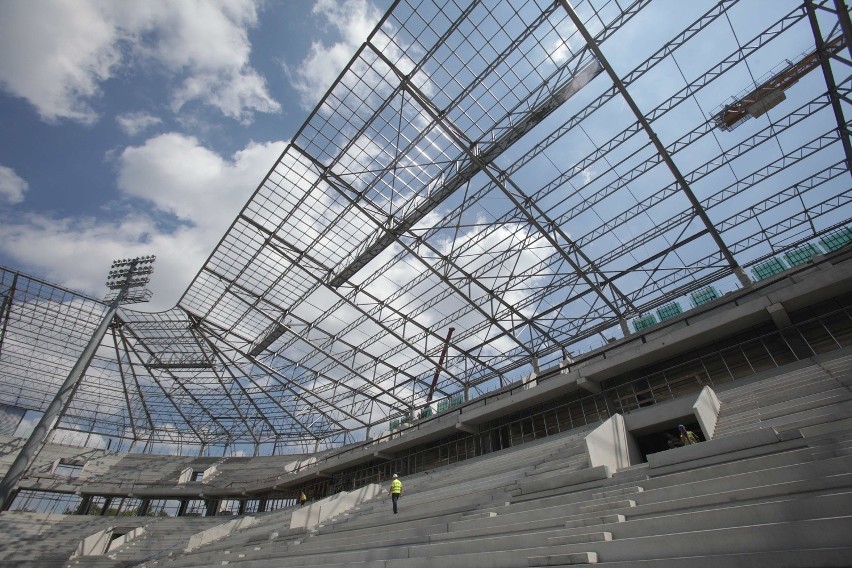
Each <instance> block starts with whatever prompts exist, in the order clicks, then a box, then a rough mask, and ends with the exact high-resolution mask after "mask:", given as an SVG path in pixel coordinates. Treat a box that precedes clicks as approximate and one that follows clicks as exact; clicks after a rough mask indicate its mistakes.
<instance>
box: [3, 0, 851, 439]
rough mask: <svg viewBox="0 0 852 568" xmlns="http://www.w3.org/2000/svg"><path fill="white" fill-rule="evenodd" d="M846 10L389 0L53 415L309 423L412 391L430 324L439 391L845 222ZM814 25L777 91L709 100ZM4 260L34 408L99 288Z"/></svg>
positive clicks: (522, 362)
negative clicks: (756, 111) (213, 233)
mask: <svg viewBox="0 0 852 568" xmlns="http://www.w3.org/2000/svg"><path fill="white" fill-rule="evenodd" d="M848 20H849V18H848V8H847V7H846V4H845V2H843V1H842V0H819V1H812V0H808V1H806V2H802V3H799V2H794V1H790V2H786V1H779V2H764V1H762V0H723V1H719V2H715V1H710V0H707V1H704V2H701V1H695V2H689V3H680V4H679V5H678V11H677V15H676V17H675V16H673V15H672V13H671V9H670V6H669V5H668V4H666V3H661V2H650V1H649V0H637V1H633V2H630V1H625V2H620V1H619V2H614V1H612V0H583V1H578V2H572V3H570V4H568V3H567V2H563V1H562V0H504V1H501V2H482V1H470V2H464V3H461V2H459V3H455V2H431V1H428V0H427V1H425V2H424V1H420V0H418V1H414V0H409V1H406V0H400V1H399V2H396V3H395V4H394V6H393V7H392V9H391V10H390V11H389V12H388V14H386V15H385V17H384V18H383V19H382V21H381V23H380V24H379V25H378V26H377V27H376V29H375V30H374V31H373V32H372V34H371V35H370V36H369V38H368V39H367V41H366V42H365V43H364V44H363V45H362V46H361V48H360V49H359V50H358V51H357V53H355V54H354V56H353V59H352V60H351V61H350V63H349V64H348V65H347V67H346V68H345V69H344V70H343V72H342V73H341V75H340V76H339V77H338V79H337V80H336V81H335V83H334V84H333V85H332V86H331V88H330V89H329V91H328V92H327V93H326V95H325V96H324V97H323V99H322V100H321V101H320V102H319V104H318V105H317V107H316V109H314V111H313V112H312V113H311V114H310V116H309V117H308V118H307V120H306V121H305V123H304V125H303V126H302V127H301V129H300V130H299V131H298V132H297V133H296V134H295V136H293V137H292V142H291V144H290V145H289V146H288V147H287V149H286V150H285V151H284V152H283V153H282V155H281V157H280V158H279V160H277V161H276V163H275V164H274V165H273V167H272V168H271V170H270V171H269V173H268V175H267V176H266V177H265V178H264V179H263V181H262V182H261V183H260V185H259V187H258V188H257V190H256V192H255V193H254V195H253V196H252V197H251V199H250V200H249V201H248V203H247V204H246V206H245V207H244V208H243V210H242V211H240V212H236V211H235V212H234V215H235V220H234V223H233V224H232V226H231V227H230V228H229V230H228V231H227V233H226V234H225V235H224V236H223V238H222V240H221V241H220V243H219V244H218V245H217V247H216V248H215V250H214V251H213V252H212V253H211V255H210V257H209V259H208V260H207V262H206V263H205V265H204V266H203V268H202V269H201V270H200V272H199V273H198V275H197V276H196V278H195V280H194V281H193V282H192V284H191V285H190V286H189V288H188V289H187V291H186V292H185V294H184V295H183V297H182V298H181V300H180V302H179V304H178V306H177V307H176V308H175V309H173V310H169V311H167V312H162V313H159V314H148V313H144V312H141V311H134V310H129V309H122V310H121V312H120V315H119V317H118V318H117V319H116V320H115V321H114V322H113V326H112V328H111V332H112V333H111V334H109V335H108V337H107V340H106V341H105V343H104V345H102V347H101V349H99V350H98V352H97V353H96V356H95V358H94V360H93V362H92V365H91V367H90V368H89V370H88V372H87V374H86V376H85V378H84V380H83V382H82V383H81V384H80V386H79V388H78V390H77V391H76V393H75V396H74V398H73V400H72V402H71V404H70V405H69V407H68V408H67V411H66V412H65V414H64V415H63V417H62V420H61V424H60V426H61V427H62V428H64V429H68V430H72V429H73V430H75V431H77V432H84V433H94V434H93V435H102V436H108V437H114V438H121V439H129V440H134V441H138V442H139V443H140V444H145V446H146V448H148V449H152V450H153V449H155V448H156V447H158V446H171V445H178V446H181V445H186V446H187V447H190V446H198V445H201V446H202V447H203V446H205V445H206V446H209V445H215V444H219V445H224V444H230V445H231V447H233V444H237V443H240V442H245V443H246V444H248V445H250V446H253V447H254V448H255V451H257V448H258V447H260V446H262V445H264V444H272V445H274V446H275V447H276V448H280V447H282V446H289V447H295V448H301V449H305V450H312V449H314V448H315V447H320V446H323V445H324V446H330V445H333V444H335V443H339V441H340V440H344V439H347V440H351V439H357V437H358V436H363V435H364V434H365V433H366V431H367V429H368V428H373V430H372V433H376V432H377V431H381V430H382V427H381V424H382V423H383V422H386V421H387V420H388V419H390V418H398V417H401V416H410V415H411V414H413V413H414V412H416V410H417V409H418V408H420V407H422V406H423V405H425V404H426V403H427V400H426V398H427V396H428V392H429V387H430V386H431V383H432V379H433V377H434V373H435V369H436V367H438V362H439V358H440V354H441V350H442V348H443V341H444V337H445V336H446V330H447V329H448V328H449V327H453V328H455V332H454V333H453V336H452V341H451V342H450V345H449V349H448V357H447V359H446V361H445V362H444V364H443V365H442V366H441V367H440V370H439V379H438V381H437V384H436V388H437V391H436V396H437V397H450V396H453V395H454V394H456V393H457V392H458V391H462V390H463V391H465V392H470V391H471V389H473V390H474V391H475V392H487V391H488V390H490V389H492V388H496V387H499V386H503V385H506V384H508V383H509V382H512V381H515V380H518V379H521V378H523V377H525V376H527V375H528V374H529V373H530V372H531V371H533V370H534V369H536V368H539V367H540V366H545V365H553V364H556V363H557V362H559V361H560V360H561V359H562V358H564V357H565V356H566V354H568V353H576V352H581V351H585V350H588V349H590V348H594V347H596V346H597V345H599V344H600V341H601V340H602V339H604V338H611V337H617V336H618V335H621V334H624V333H628V330H627V328H626V318H627V317H629V316H630V315H632V314H634V313H637V312H643V311H647V310H649V309H653V308H656V307H658V306H660V305H663V304H665V303H667V302H671V301H676V300H678V299H679V298H682V297H686V296H688V295H689V294H690V293H691V292H693V291H695V290H697V289H699V288H701V287H704V286H707V285H713V286H714V287H716V288H718V289H720V290H730V289H734V288H736V287H738V286H741V285H742V282H741V279H738V278H737V277H736V274H737V272H738V271H740V269H741V268H742V267H749V266H753V265H754V264H756V263H760V262H763V261H765V260H767V259H769V258H771V257H772V256H774V255H777V254H783V253H784V252H786V251H788V250H790V249H792V248H794V247H797V246H800V245H802V244H803V243H807V242H810V241H815V240H818V239H819V238H821V237H823V236H824V235H826V234H828V233H830V232H831V231H835V230H837V229H838V228H841V227H844V226H847V225H849V223H850V217H852V216H850V210H852V208H850V197H852V187H850V186H851V185H852V184H850V166H849V148H850V144H849V142H850V141H849V137H850V135H849V125H848V122H847V119H846V118H845V117H846V116H848V112H849V106H850V104H852V101H850V94H849V90H850V84H852V76H850V63H852V61H850V46H849V38H850V34H852V30H850V28H852V25H850V23H849V21H848ZM649 27H650V28H651V29H650V30H649ZM826 46H829V47H826ZM813 53H816V54H818V55H819V57H820V60H819V65H810V64H809V65H808V66H807V69H805V68H804V67H801V68H800V69H799V71H800V73H797V75H796V79H797V80H796V81H787V82H786V83H784V84H785V88H786V90H785V91H784V96H785V100H783V101H781V102H780V103H779V104H777V105H776V106H774V107H773V108H770V109H768V111H767V112H766V113H765V114H761V115H760V116H758V117H757V118H755V119H753V120H749V121H747V122H743V123H742V124H741V125H740V126H739V127H738V128H737V129H736V130H734V131H731V132H724V131H719V130H718V129H715V128H714V125H715V123H714V121H713V116H714V114H715V112H716V111H717V110H718V109H719V108H722V107H723V106H724V104H726V101H730V100H731V97H732V96H735V95H736V94H737V93H742V92H750V91H753V90H755V89H756V88H757V87H759V86H760V85H763V84H770V83H772V76H771V73H772V72H773V70H774V69H777V68H778V65H783V63H784V62H785V61H787V60H790V61H798V60H799V59H800V58H801V55H802V54H813ZM812 59H813V58H812V57H811V59H809V61H811V60H812ZM767 80H768V82H767ZM0 274H2V280H0V299H2V303H0V318H2V321H0V380H2V384H3V388H2V389H1V390H0V404H5V405H9V406H15V407H18V408H25V409H32V410H35V411H38V410H40V409H43V408H44V405H45V401H46V400H49V399H50V398H51V397H52V396H53V392H54V391H55V389H56V388H57V386H58V385H59V384H61V382H62V379H61V376H62V375H63V373H67V370H68V369H69V368H70V366H71V365H73V361H74V360H75V359H76V357H77V356H78V355H79V352H80V350H82V348H83V345H84V344H85V343H86V338H87V337H88V336H89V334H90V333H91V330H92V329H93V328H94V327H95V326H96V325H97V322H98V321H99V319H100V317H101V316H102V315H103V314H104V313H105V306H104V304H103V303H101V302H99V301H97V300H94V299H92V298H87V297H85V296H82V295H78V294H73V293H71V292H68V291H65V290H62V289H61V288H59V287H53V286H51V285H49V284H46V283H44V282H40V281H37V280H36V279H32V278H29V277H26V276H24V275H21V274H18V273H15V272H14V271H8V270H4V271H2V273H0ZM742 274H743V273H740V275H742ZM181 447H183V446H181ZM161 449H162V448H161Z"/></svg>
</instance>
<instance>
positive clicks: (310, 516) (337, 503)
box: [290, 483, 382, 529]
mask: <svg viewBox="0 0 852 568" xmlns="http://www.w3.org/2000/svg"><path fill="white" fill-rule="evenodd" d="M381 492H382V486H381V485H379V484H377V483H371V484H370V485H365V486H364V487H361V488H360V489H356V490H354V491H349V492H346V491H343V492H340V493H337V494H335V495H332V496H331V497H326V498H325V499H321V500H319V501H316V502H314V503H311V504H310V505H306V506H304V507H302V508H301V509H298V510H296V511H293V515H292V516H291V517H290V528H291V529H295V528H306V529H312V528H315V527H317V526H318V525H320V524H321V523H322V522H323V521H325V520H327V519H330V518H332V517H335V516H337V515H339V514H341V513H343V512H345V511H348V510H350V509H352V508H353V507H355V506H356V505H358V504H360V503H363V502H364V501H369V500H370V499H374V498H375V497H376V496H378V495H379V494H381Z"/></svg>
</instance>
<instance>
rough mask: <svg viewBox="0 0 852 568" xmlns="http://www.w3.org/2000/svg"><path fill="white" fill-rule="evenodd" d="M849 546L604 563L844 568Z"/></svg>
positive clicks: (622, 566)
mask: <svg viewBox="0 0 852 568" xmlns="http://www.w3.org/2000/svg"><path fill="white" fill-rule="evenodd" d="M850 558H852V547H840V548H818V549H803V550H783V551H771V552H750V553H737V554H723V553H722V554H709V555H705V556H681V557H678V558H656V559H636V560H627V561H624V562H606V566H607V568H848V567H849V559H850Z"/></svg>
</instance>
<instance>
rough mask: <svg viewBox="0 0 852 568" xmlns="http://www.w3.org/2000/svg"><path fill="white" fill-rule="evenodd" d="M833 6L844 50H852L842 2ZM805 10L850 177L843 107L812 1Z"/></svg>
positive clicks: (851, 151)
mask: <svg viewBox="0 0 852 568" xmlns="http://www.w3.org/2000/svg"><path fill="white" fill-rule="evenodd" d="M835 4H836V5H837V9H838V13H837V17H838V19H839V20H840V27H841V29H842V30H843V34H844V36H845V39H846V48H847V50H848V49H852V46H850V45H849V41H850V38H849V35H850V33H852V30H850V25H849V12H848V11H847V9H846V6H845V5H844V2H843V0H835ZM805 8H806V9H807V11H808V20H809V21H810V23H811V30H812V31H813V33H814V43H816V48H817V56H818V57H819V62H820V67H822V74H823V77H825V85H826V87H827V88H828V98H829V99H830V100H831V108H832V110H833V111H834V119H835V120H836V121H837V129H838V134H840V143H841V144H843V152H844V153H845V154H846V169H847V170H848V171H849V173H850V175H852V143H850V142H849V127H848V126H847V124H846V118H845V117H844V116H843V107H842V106H841V105H840V97H839V96H838V94H837V83H836V82H835V81H834V73H833V72H832V70H831V65H830V64H829V61H828V59H829V57H830V56H829V53H828V52H827V51H826V49H825V41H823V39H822V32H821V31H820V29H819V20H818V19H817V15H816V8H815V7H814V3H813V0H805ZM841 8H842V10H841ZM844 23H845V25H844ZM841 61H842V60H841Z"/></svg>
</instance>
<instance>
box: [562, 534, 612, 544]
mask: <svg viewBox="0 0 852 568" xmlns="http://www.w3.org/2000/svg"><path fill="white" fill-rule="evenodd" d="M607 540H612V533H611V532H609V531H598V532H593V533H586V534H576V535H566V536H552V537H550V538H548V539H547V543H548V544H552V545H559V544H579V543H583V542H604V541H607Z"/></svg>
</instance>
